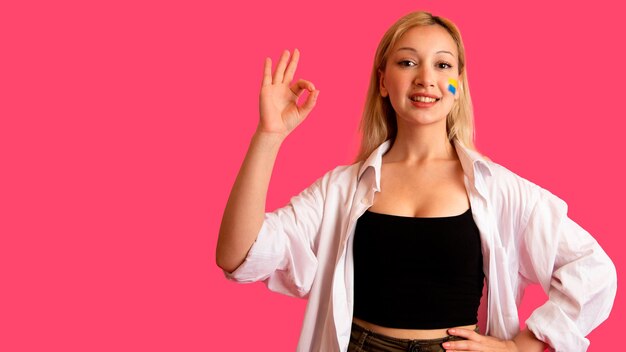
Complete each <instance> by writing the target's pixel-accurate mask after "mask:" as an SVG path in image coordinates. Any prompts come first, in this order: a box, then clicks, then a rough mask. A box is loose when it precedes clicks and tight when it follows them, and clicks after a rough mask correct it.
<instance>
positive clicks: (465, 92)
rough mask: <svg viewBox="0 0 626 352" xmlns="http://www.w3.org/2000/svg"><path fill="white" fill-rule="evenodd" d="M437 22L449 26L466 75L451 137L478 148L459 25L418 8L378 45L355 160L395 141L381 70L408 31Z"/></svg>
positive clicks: (450, 122)
mask: <svg viewBox="0 0 626 352" xmlns="http://www.w3.org/2000/svg"><path fill="white" fill-rule="evenodd" d="M433 25H439V26H441V27H443V28H444V29H446V30H447V31H448V33H450V35H451V36H452V39H454V42H455V43H456V45H457V49H458V53H459V66H458V68H459V74H463V76H462V79H461V82H460V87H459V88H460V89H459V90H460V91H459V99H458V100H457V101H455V103H454V105H453V106H452V110H450V113H448V116H447V118H446V131H447V134H448V140H450V141H452V140H453V139H455V138H456V139H458V140H459V141H461V142H462V143H463V144H464V145H465V146H466V147H468V148H471V149H476V147H475V146H474V114H473V111H472V99H471V97H470V92H469V86H468V83H467V72H466V70H465V48H464V46H463V41H462V40H461V33H460V32H459V30H458V28H457V27H456V25H455V24H454V23H452V22H451V21H450V20H448V19H446V18H443V17H438V16H433V15H432V14H430V13H429V12H425V11H416V12H411V13H409V14H407V15H405V16H403V17H402V18H400V19H399V20H398V21H396V23H394V24H393V25H392V26H391V27H390V28H389V29H388V30H387V32H386V33H385V35H384V36H383V38H382V39H381V41H380V43H379V44H378V48H377V49H376V56H375V57H374V65H373V67H372V74H371V77H370V85H369V89H368V92H367V98H366V100H365V108H364V110H363V116H362V118H361V123H360V125H359V130H360V131H361V147H360V149H359V152H358V154H357V157H356V160H355V162H359V161H362V160H365V159H367V157H368V156H369V155H370V154H371V153H372V151H374V149H376V148H377V147H378V146H379V145H380V144H381V143H383V142H384V141H386V140H387V139H392V140H394V139H395V137H396V134H397V132H398V126H397V122H396V113H395V111H394V109H393V107H392V106H391V102H390V100H389V97H385V98H383V97H382V96H381V95H380V87H379V72H378V70H379V69H380V70H381V71H384V70H385V66H386V65H387V58H388V56H389V52H390V50H391V49H392V48H393V46H394V45H395V43H396V42H397V41H398V40H399V39H400V38H401V37H402V35H404V33H406V31H407V30H409V29H411V28H412V27H415V26H433Z"/></svg>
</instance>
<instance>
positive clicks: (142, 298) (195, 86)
mask: <svg viewBox="0 0 626 352" xmlns="http://www.w3.org/2000/svg"><path fill="white" fill-rule="evenodd" d="M211 3H212V2H209V1H195V2H191V1H143V2H139V1H132V2H128V1H73V2H71V1H53V2H32V1H12V2H6V1H5V2H3V3H2V4H1V5H0V60H2V64H1V65H0V118H1V119H0V165H1V166H0V167H1V171H0V175H2V176H1V177H2V182H1V183H0V184H1V186H0V187H1V189H0V202H1V203H0V204H1V207H2V208H1V209H0V234H1V237H0V239H1V243H0V295H1V296H2V298H1V299H0V350H2V351H221V350H224V351H226V350H227V351H246V350H250V349H258V350H261V351H266V350H274V351H293V350H294V349H295V347H296V344H297V340H298V336H299V333H300V327H301V324H302V318H303V313H304V308H305V304H306V301H304V300H299V299H295V298H291V297H287V296H281V295H278V294H275V293H272V292H270V291H268V290H267V289H266V288H265V286H264V285H263V284H260V283H256V284H250V285H238V284H235V283H232V282H229V281H227V280H226V279H225V278H224V277H223V274H222V271H221V270H220V269H219V268H218V267H217V266H216V264H215V246H216V241H217V235H218V230H219V224H220V221H221V216H222V212H223V209H224V206H225V204H226V200H227V198H228V195H229V192H230V188H231V186H232V184H233V182H234V179H235V176H236V174H237V172H238V170H239V166H240V165H241V162H242V160H243V157H244V154H245V152H246V150H247V147H248V143H249V141H250V137H251V135H252V132H253V131H254V129H255V127H256V123H257V120H258V92H259V86H260V82H261V74H262V67H263V59H264V57H266V56H271V57H272V58H273V59H274V62H276V60H277V58H278V55H279V54H280V52H281V51H282V50H283V49H290V50H293V48H294V47H297V48H299V49H300V50H301V53H302V56H301V61H300V66H299V68H298V72H297V73H296V78H305V79H310V80H312V81H313V82H314V83H315V84H316V86H317V87H318V88H319V89H320V91H321V93H320V97H319V101H318V105H317V107H316V108H315V110H314V111H313V113H312V114H311V115H310V116H309V118H308V119H307V120H306V121H305V122H304V123H303V124H302V125H300V127H299V128H298V129H297V130H296V131H295V132H294V133H293V134H292V135H291V136H290V137H289V138H288V140H287V141H286V142H285V143H284V145H283V147H282V149H281V152H280V154H279V156H278V159H277V163H276V167H275V170H274V174H273V177H272V182H271V185H270V189H269V195H268V204H267V208H268V210H273V209H275V208H277V207H279V206H283V205H284V204H285V203H286V202H287V201H288V200H289V198H290V197H291V196H292V195H294V194H296V193H297V192H299V191H300V190H302V189H303V188H305V187H306V186H308V185H309V184H310V183H312V182H313V181H314V180H315V179H316V178H317V177H319V176H321V175H322V174H323V173H324V172H326V171H327V170H329V169H331V168H333V167H335V166H337V165H340V164H349V163H351V161H352V158H353V156H354V154H355V152H356V147H357V141H358V135H357V134H356V131H357V125H358V121H359V118H360V113H361V110H362V106H363V101H364V96H365V90H366V85H367V82H368V79H369V76H368V75H369V71H370V66H371V63H372V59H373V55H374V51H375V48H376V45H377V43H378V41H379V39H380V38H381V36H382V34H383V33H384V31H385V30H386V28H388V27H389V26H390V25H391V24H392V23H393V22H394V21H395V20H396V19H397V18H399V17H400V16H402V15H404V14H405V13H407V12H409V11H413V10H417V9H425V10H429V11H432V12H433V13H434V14H438V15H442V16H444V17H448V18H450V19H451V20H453V21H454V22H455V23H456V24H457V25H458V26H459V27H460V29H461V32H462V34H463V38H464V41H465V44H466V49H467V56H468V59H467V65H468V78H469V81H470V87H471V93H472V96H473V101H474V105H475V113H476V127H477V145H478V147H479V149H480V150H481V151H482V152H483V153H485V154H486V155H487V156H489V157H490V158H491V159H493V160H494V161H496V162H498V163H500V164H502V165H504V166H506V167H507V168H509V169H511V170H512V171H514V172H516V173H518V174H519V175H520V176H523V177H525V178H527V179H529V180H531V181H533V182H535V183H537V184H539V185H541V186H543V187H545V188H547V189H549V190H551V191H552V192H553V193H555V194H556V195H558V196H560V197H561V198H563V199H564V200H566V201H567V203H568V204H569V206H570V213H569V214H570V216H571V217H572V218H573V219H574V220H575V221H576V222H578V223H579V224H580V225H581V226H583V227H584V228H585V229H587V230H588V231H589V232H590V233H592V234H593V235H594V236H595V238H596V239H597V240H598V241H599V242H600V244H601V245H602V246H603V247H604V248H605V250H606V251H607V252H608V254H609V255H610V256H611V258H612V259H613V260H614V262H615V264H616V265H617V267H618V274H619V275H620V278H621V277H622V275H621V274H622V273H623V267H624V264H625V259H624V257H622V256H621V255H620V254H622V253H623V249H624V245H625V240H624V230H623V228H624V225H623V219H624V214H623V211H624V206H623V199H624V197H626V190H625V187H624V186H623V180H624V179H625V178H626V175H625V171H624V168H623V167H622V165H621V164H622V163H623V161H624V157H623V152H624V147H623V144H622V139H623V137H624V129H625V128H626V124H625V122H624V117H625V116H624V110H623V106H624V105H623V104H624V98H623V93H622V92H623V91H622V86H623V82H624V81H625V78H626V77H625V74H624V72H625V70H624V62H626V55H625V54H624V49H623V38H622V37H623V35H622V34H623V27H622V22H623V20H624V19H623V14H624V11H623V9H620V8H618V5H616V3H619V2H615V1H606V0H598V1H594V2H592V3H586V2H579V3H576V2H571V1H567V2H563V5H559V6H557V5H553V4H554V2H550V1H545V0H542V1H523V2H521V1H520V2H495V1H494V2H492V3H491V4H486V3H484V2H480V4H481V5H474V2H470V1H445V2H444V1H437V2H435V1H397V2H395V3H394V4H388V2H385V3H383V2H369V3H368V2H365V1H359V2H356V1H307V2H291V1H289V2H287V1H284V2H271V3H269V2H258V3H256V2H249V3H246V2H236V1H233V2H222V3H219V6H218V5H213V4H211ZM213 3H214V2H213ZM622 298H623V291H622V290H620V291H619V292H618V297H617V299H616V302H615V306H614V309H613V311H612V313H611V316H610V317H609V319H608V320H607V321H606V322H605V323H604V324H602V325H601V326H600V327H598V328H597V329H596V330H595V331H593V332H592V333H591V335H590V336H589V338H590V339H591V341H592V344H591V347H590V349H589V350H590V351H604V350H608V349H609V348H611V349H614V348H613V347H615V346H619V345H616V343H617V342H618V341H619V340H620V338H621V337H622V334H620V333H619V331H618V327H619V326H620V325H623V323H624V318H623V317H624V313H626V312H625V307H624V300H623V299H622ZM544 299H545V295H544V294H543V292H541V290H540V289H539V288H537V287H533V288H532V289H529V291H528V295H527V296H526V298H525V300H524V304H523V307H522V311H521V314H522V317H527V316H528V315H529V314H530V311H531V310H532V309H533V308H534V307H535V306H537V305H539V304H541V302H542V300H544ZM618 348H619V347H618Z"/></svg>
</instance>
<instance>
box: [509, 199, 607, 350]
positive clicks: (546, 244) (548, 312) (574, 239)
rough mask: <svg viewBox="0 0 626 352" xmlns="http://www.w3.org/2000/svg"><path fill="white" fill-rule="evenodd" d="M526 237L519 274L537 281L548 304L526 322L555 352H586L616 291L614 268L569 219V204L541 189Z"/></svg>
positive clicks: (595, 244)
mask: <svg viewBox="0 0 626 352" xmlns="http://www.w3.org/2000/svg"><path fill="white" fill-rule="evenodd" d="M539 190H540V196H539V198H538V201H537V202H536V203H535V205H534V209H533V210H532V211H531V213H530V216H529V218H528V222H527V226H526V229H525V231H524V232H523V237H522V246H521V252H522V253H521V255H522V260H521V261H520V263H521V264H520V274H521V275H523V276H525V277H526V278H527V279H529V280H530V281H532V282H536V283H537V282H538V283H540V284H541V286H542V287H543V290H544V291H545V292H546V293H547V294H548V301H547V302H546V303H545V304H543V305H542V306H540V307H538V308H537V309H536V310H535V311H533V313H532V314H531V315H530V317H529V318H528V320H526V326H527V327H528V329H529V330H530V331H532V332H533V333H534V334H535V336H536V337H537V338H538V339H539V340H542V341H544V342H546V343H548V344H549V345H550V346H551V349H550V350H551V351H567V352H577V351H586V350H587V348H588V346H589V340H588V339H587V338H585V336H586V335H588V334H589V333H590V332H591V331H592V330H593V329H594V328H596V327H597V326H598V325H600V323H602V322H603V321H604V320H605V319H606V318H607V317H608V316H609V313H610V311H611V308H612V306H613V301H614V299H615V294H616V291H617V274H616V270H615V265H614V264H613V262H612V261H611V259H610V258H609V257H608V255H607V254H606V252H605V251H604V250H603V249H602V248H601V247H600V245H599V244H598V242H597V241H596V240H595V239H594V238H593V237H592V236H591V235H590V234H589V232H587V231H586V230H585V229H583V228H582V227H581V226H580V225H578V224H577V223H575V222H574V221H572V219H570V218H569V217H568V216H567V204H566V203H565V202H564V201H563V200H561V199H560V198H558V197H557V196H555V195H554V194H552V193H550V192H549V191H547V190H545V189H543V188H539Z"/></svg>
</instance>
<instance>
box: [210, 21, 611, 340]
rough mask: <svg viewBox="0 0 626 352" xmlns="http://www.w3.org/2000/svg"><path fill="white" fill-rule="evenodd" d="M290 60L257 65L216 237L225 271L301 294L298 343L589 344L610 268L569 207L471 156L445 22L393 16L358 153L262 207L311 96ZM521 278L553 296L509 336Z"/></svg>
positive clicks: (454, 45)
mask: <svg viewBox="0 0 626 352" xmlns="http://www.w3.org/2000/svg"><path fill="white" fill-rule="evenodd" d="M298 58H299V52H298V51H297V50H295V51H294V53H293V56H292V57H291V59H290V60H289V52H285V53H283V55H282V56H281V58H280V60H279V62H278V64H277V66H276V69H275V72H274V74H273V75H272V72H271V60H270V59H267V60H266V62H265V71H264V76H263V83H262V88H261V95H260V115H261V118H260V122H259V125H258V127H257V130H256V133H255V135H254V136H253V138H252V142H251V145H250V148H249V150H248V153H247V155H246V158H245V160H244V163H243V165H242V168H241V170H240V173H239V175H238V176H237V180H236V181H235V185H234V186H233V190H232V192H231V195H230V197H229V200H228V203H227V205H226V209H225V211H224V216H223V219H222V225H221V228H220V235H219V240H218V247H217V263H218V265H219V266H220V267H221V268H222V269H223V270H224V273H225V275H226V277H227V278H229V279H231V280H234V281H237V282H255V281H263V282H264V283H265V284H266V285H267V287H268V288H269V289H270V290H273V291H276V292H279V293H283V294H287V295H292V296H296V297H303V298H308V300H309V302H308V305H307V308H306V313H305V318H304V323H303V326H302V331H301V336H300V341H299V344H298V351H346V350H348V351H406V350H409V351H444V350H445V351H543V350H544V348H546V347H550V348H552V349H554V350H557V351H585V350H586V349H587V347H588V345H589V341H588V340H587V339H586V338H585V336H586V335H587V334H588V333H589V332H590V331H591V330H592V329H594V328H595V327H596V326H598V325H599V324H600V323H601V322H602V321H604V320H605V319H606V318H607V316H608V314H609V312H610V309H611V307H612V304H613V300H614V297H615V293H616V273H615V267H614V265H613V263H612V262H611V260H610V259H609V258H608V256H607V255H606V253H605V252H604V251H603V250H602V248H600V246H599V245H598V243H597V242H596V241H595V240H594V239H593V237H591V235H589V233H588V232H586V231H585V230H584V229H582V228H581V227H580V226H578V225H577V224H576V223H575V222H573V221H572V220H571V219H569V218H568V217H567V205H566V204H565V202H563V201H562V200H561V199H559V198H557V197H556V196H555V195H553V194H552V193H550V192H549V191H547V190H545V189H543V188H541V187H539V186H537V185H535V184H533V183H532V182H530V181H528V180H525V179H523V178H522V177H520V176H518V175H515V174H514V173H512V172H511V171H509V170H507V169H506V168H504V167H502V166H500V165H498V164H496V163H494V162H492V161H490V160H489V159H487V158H485V157H483V156H482V155H480V153H478V152H477V151H476V150H475V148H474V146H473V118H472V112H471V100H470V95H469V91H468V84H467V73H466V71H465V57H464V47H463V43H462V41H461V36H460V34H459V32H458V30H457V28H456V26H455V25H454V24H453V23H451V22H450V21H448V20H446V19H443V18H440V17H434V16H432V15H431V14H429V13H426V12H415V13H410V14H408V15H406V16H404V17H403V18H401V19H400V20H398V21H397V22H396V23H395V24H394V25H393V26H392V27H391V28H390V29H389V30H388V31H387V33H386V34H385V35H384V36H383V39H382V40H381V43H380V44H379V46H378V49H377V52H376V57H375V61H374V67H373V71H372V77H371V81H370V87H369V92H368V97H367V101H366V106H365V111H364V114H363V119H362V122H361V130H362V133H363V138H362V146H361V150H360V152H359V155H358V157H357V161H356V162H355V163H354V164H352V165H345V166H338V167H336V168H335V169H333V170H331V171H329V172H327V173H326V174H325V175H323V176H322V177H320V178H319V179H317V180H316V182H314V183H313V184H312V185H311V186H310V187H308V188H307V189H305V190H304V191H302V192H301V193H300V194H298V195H297V196H295V197H293V198H292V199H291V201H290V203H289V204H288V205H287V206H285V207H283V208H280V209H277V210H275V211H274V212H270V213H264V210H265V198H266V192H267V189H268V185H269V179H270V176H271V172H272V168H273V165H274V161H275V158H276V155H277V153H278V150H279V147H280V145H281V143H282V141H283V140H284V139H285V138H286V137H287V135H289V133H290V132H291V131H293V129H294V128H295V127H296V126H298V125H299V124H300V123H301V122H302V121H303V120H304V118H305V117H306V116H307V115H308V114H309V113H310V112H311V110H312V109H313V107H314V106H315V102H316V100H317V97H318V95H319V91H318V90H316V89H315V87H314V85H313V84H312V83H311V82H310V81H306V80H299V81H298V82H295V83H292V79H293V75H294V72H295V70H296V66H297V62H298ZM305 90H307V91H309V92H310V94H309V96H308V98H307V99H306V101H305V102H304V103H303V104H302V105H301V106H298V105H297V99H298V97H299V96H300V95H301V94H302V93H303V92H304V91H305ZM483 279H486V281H483ZM530 283H539V284H541V285H542V287H543V288H544V290H545V291H546V292H547V293H548V295H549V300H548V301H547V302H546V303H545V304H544V305H542V306H541V307H539V308H537V309H536V310H535V311H534V312H533V314H532V315H531V316H530V318H529V319H528V320H527V321H526V325H527V328H526V329H524V330H522V331H520V328H519V317H518V315H517V308H518V305H519V303H520V301H521V297H522V295H523V292H524V288H525V287H526V286H527V285H528V284H530ZM483 285H484V286H483ZM483 288H485V289H486V292H487V295H486V297H485V296H482V290H483ZM481 299H483V300H484V301H483V302H484V303H483V304H481V303H480V302H481ZM481 310H486V314H487V316H486V322H485V327H486V329H485V332H484V334H481V331H480V329H479V328H478V326H477V322H478V319H477V316H478V312H479V311H481Z"/></svg>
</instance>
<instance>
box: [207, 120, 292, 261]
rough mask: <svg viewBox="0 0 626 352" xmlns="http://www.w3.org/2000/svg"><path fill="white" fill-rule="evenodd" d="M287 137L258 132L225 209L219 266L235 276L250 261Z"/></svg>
mask: <svg viewBox="0 0 626 352" xmlns="http://www.w3.org/2000/svg"><path fill="white" fill-rule="evenodd" d="M283 140H284V137H283V136H281V135H278V134H271V133H262V132H258V131H257V132H256V133H255V134H254V136H253V137H252V140H251V142H250V146H249V148H248V152H247V153H246V156H245V158H244V161H243V164H242V165H241V169H240V170H239V174H238V175H237V178H236V180H235V183H234V185H233V188H232V190H231V192H230V196H229V198H228V201H227V203H226V207H225V209H224V214H223V216H222V223H221V225H220V231H219V238H218V241H217V250H216V262H217V265H218V266H219V267H221V268H222V269H224V270H226V271H228V272H232V271H234V270H235V269H236V268H237V267H238V266H239V265H240V264H241V263H242V262H243V261H244V259H245V258H246V256H247V254H248V251H249V250H250V247H252V244H253V243H254V241H255V240H256V238H257V235H258V233H259V231H260V229H261V226H262V225H263V218H264V215H265V202H266V198H267V190H268V187H269V182H270V178H271V176H272V170H273V168H274V163H275V161H276V156H277V155H278V151H279V149H280V146H281V144H282V142H283Z"/></svg>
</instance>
